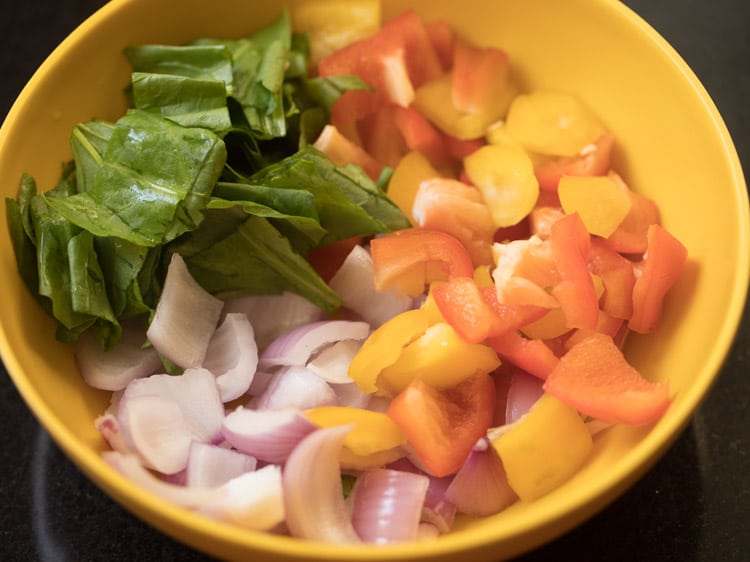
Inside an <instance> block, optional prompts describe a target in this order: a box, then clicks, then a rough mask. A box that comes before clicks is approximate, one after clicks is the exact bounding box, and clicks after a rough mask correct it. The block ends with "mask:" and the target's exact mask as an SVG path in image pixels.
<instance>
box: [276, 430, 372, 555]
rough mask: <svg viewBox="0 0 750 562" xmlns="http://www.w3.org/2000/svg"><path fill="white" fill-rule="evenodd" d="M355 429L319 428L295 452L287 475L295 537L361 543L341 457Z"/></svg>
mask: <svg viewBox="0 0 750 562" xmlns="http://www.w3.org/2000/svg"><path fill="white" fill-rule="evenodd" d="M352 427H353V426H351V425H346V426H334V427H328V428H324V429H317V430H316V431H314V432H313V433H311V434H310V435H308V436H307V437H305V438H304V439H303V440H302V442H300V444H299V445H297V447H296V448H295V449H294V451H292V454H291V455H289V459H288V460H287V462H286V465H285V467H284V473H283V481H284V504H285V507H286V524H287V527H288V528H289V531H290V532H291V534H292V536H294V537H298V538H303V539H311V540H319V541H325V542H328V543H355V542H360V539H359V536H358V535H357V533H356V532H355V530H354V527H353V526H352V523H351V520H350V518H349V512H348V509H347V506H346V502H345V501H344V494H343V486H342V484H341V471H340V469H339V455H340V454H341V447H342V446H343V443H344V438H345V437H346V435H347V433H349V431H350V430H351V428H352Z"/></svg>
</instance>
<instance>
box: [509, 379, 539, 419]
mask: <svg viewBox="0 0 750 562" xmlns="http://www.w3.org/2000/svg"><path fill="white" fill-rule="evenodd" d="M510 377H511V378H510V385H509V387H508V397H507V399H506V404H505V424H506V425H507V424H511V423H514V422H517V421H518V420H520V419H521V418H522V417H523V416H524V415H526V413H527V412H528V411H529V409H530V408H531V407H532V406H533V405H534V404H535V403H536V401H537V400H539V398H541V396H542V394H544V389H543V388H542V383H543V382H544V381H543V380H541V379H540V378H538V377H535V376H534V375H530V374H529V373H527V372H525V371H522V370H520V369H515V370H514V371H513V374H512V375H511V376H510Z"/></svg>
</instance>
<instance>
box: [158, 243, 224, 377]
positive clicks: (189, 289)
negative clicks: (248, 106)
mask: <svg viewBox="0 0 750 562" xmlns="http://www.w3.org/2000/svg"><path fill="white" fill-rule="evenodd" d="M223 307H224V302H223V301H221V300H219V299H217V298H216V297H214V296H213V295H211V294H209V293H208V292H207V291H206V290H205V289H203V287H201V286H200V285H199V284H198V282H197V281H196V280H195V279H193V277H192V275H190V272H189V271H188V268H187V265H185V261H184V260H183V259H182V256H180V255H179V254H176V253H175V254H172V258H171V260H170V262H169V268H168V269H167V276H166V278H165V280H164V289H163V290H162V293H161V296H160V297H159V303H158V304H157V305H156V311H155V312H154V318H153V320H152V321H151V325H150V326H149V327H148V330H147V332H146V335H147V336H148V339H149V341H150V342H151V344H152V345H153V346H154V348H155V349H156V351H158V352H159V353H160V354H161V355H163V356H164V357H166V358H167V359H169V360H170V361H171V362H172V363H174V364H175V365H179V366H180V367H183V368H189V367H200V366H201V365H202V364H203V359H204V358H205V356H206V350H207V349H208V343H209V341H210V340H211V336H212V335H213V333H214V330H216V326H217V324H218V323H219V318H220V317H221V311H222V308H223Z"/></svg>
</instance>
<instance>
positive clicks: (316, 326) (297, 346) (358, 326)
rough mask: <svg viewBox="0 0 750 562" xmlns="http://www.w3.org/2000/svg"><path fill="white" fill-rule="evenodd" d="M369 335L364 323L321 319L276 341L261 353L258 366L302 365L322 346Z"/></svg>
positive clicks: (367, 326)
mask: <svg viewBox="0 0 750 562" xmlns="http://www.w3.org/2000/svg"><path fill="white" fill-rule="evenodd" d="M369 334H370V325H369V324H368V323H367V322H356V321H352V320H323V321H320V322H313V323H312V324H306V325H304V326H300V327H299V328H295V329H294V330H292V331H291V332H287V333H286V334H283V335H281V336H279V337H278V338H276V339H275V340H274V341H273V342H271V344H270V345H269V346H268V347H267V348H266V349H265V350H264V351H263V353H261V356H260V367H261V368H265V367H269V366H273V365H297V366H302V365H306V364H307V362H308V360H309V359H310V357H311V356H312V355H313V354H314V353H315V352H316V351H318V350H319V349H321V348H322V347H324V346H326V345H330V344H332V343H335V342H338V341H342V340H363V339H365V338H366V337H367V336H368V335H369Z"/></svg>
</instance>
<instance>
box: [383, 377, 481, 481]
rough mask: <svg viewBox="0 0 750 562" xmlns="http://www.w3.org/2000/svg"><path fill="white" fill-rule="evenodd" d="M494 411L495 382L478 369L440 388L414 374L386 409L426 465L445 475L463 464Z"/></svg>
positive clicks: (427, 467) (430, 469) (434, 472)
mask: <svg viewBox="0 0 750 562" xmlns="http://www.w3.org/2000/svg"><path fill="white" fill-rule="evenodd" d="M494 412H495V383H494V381H493V379H492V377H491V376H490V375H488V374H487V373H483V372H477V373H476V374H475V375H473V376H471V377H469V378H468V379H466V380H465V381H464V382H462V383H459V384H458V385H456V386H454V387H453V388H450V389H442V390H439V389H436V388H433V387H431V386H429V385H428V384H427V383H425V382H424V381H422V380H421V379H419V378H416V379H414V380H413V381H412V382H411V383H409V386H407V387H406V388H405V389H404V390H403V391H401V392H400V393H399V394H397V395H396V396H395V397H394V398H393V400H392V401H391V404H390V406H389V407H388V410H387V411H386V414H387V415H388V416H390V418H391V419H392V420H393V421H394V422H396V424H397V425H398V426H399V427H400V428H401V430H402V431H403V432H404V433H405V434H406V437H407V439H408V442H409V444H410V445H411V447H412V449H413V450H414V452H415V453H416V455H417V457H418V458H419V460H420V461H421V464H422V465H423V466H424V467H425V468H426V469H427V471H429V472H430V473H431V474H432V475H434V476H437V477H443V476H448V475H449V474H453V473H454V472H456V470H458V469H459V468H460V467H461V465H462V464H463V463H464V461H465V460H466V458H467V457H468V456H469V454H470V453H471V450H472V448H473V447H474V445H475V443H476V442H477V440H478V439H479V438H480V437H482V436H483V435H485V434H486V432H487V429H488V428H489V427H490V424H491V423H492V420H493V417H494Z"/></svg>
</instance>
